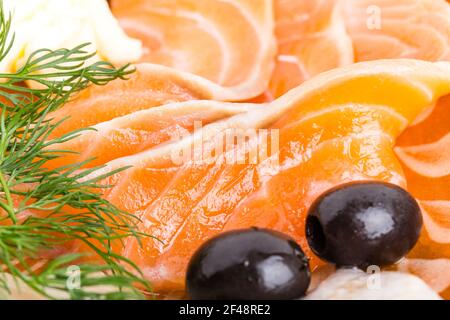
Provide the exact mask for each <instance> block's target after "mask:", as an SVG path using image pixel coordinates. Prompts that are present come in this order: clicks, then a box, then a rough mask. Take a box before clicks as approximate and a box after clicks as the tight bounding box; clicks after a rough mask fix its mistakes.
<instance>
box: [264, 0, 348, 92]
mask: <svg viewBox="0 0 450 320" xmlns="http://www.w3.org/2000/svg"><path fill="white" fill-rule="evenodd" d="M274 10H275V22H276V28H275V34H276V36H277V41H278V55H277V58H276V59H277V60H276V68H275V71H274V74H273V76H272V79H271V82H270V87H269V88H270V89H269V92H270V93H271V94H272V96H273V97H275V98H277V97H279V96H281V95H282V94H283V93H285V92H287V91H289V90H290V89H292V88H294V87H296V86H298V85H299V84H300V83H302V82H303V81H305V80H307V79H309V78H311V77H312V76H315V75H316V74H319V73H321V72H324V71H328V70H330V69H333V68H337V67H341V66H345V65H349V64H352V63H353V62H354V57H353V44H352V40H351V38H350V36H349V35H348V34H347V31H346V29H345V24H344V16H343V12H342V9H341V5H340V4H339V1H338V0H319V1H310V0H275V1H274Z"/></svg>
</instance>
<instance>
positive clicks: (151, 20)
mask: <svg viewBox="0 0 450 320" xmlns="http://www.w3.org/2000/svg"><path fill="white" fill-rule="evenodd" d="M111 7H112V11H113V13H114V15H115V16H116V17H117V18H118V19H119V21H120V23H121V25H122V26H123V28H124V29H125V31H126V32H127V33H128V34H129V35H130V36H132V37H134V38H137V39H140V40H142V42H143V44H144V47H145V49H146V52H145V53H144V56H143V58H142V61H144V62H152V63H156V64H161V65H166V66H169V67H174V68H176V69H178V70H182V71H185V72H190V73H193V74H196V75H199V76H201V77H203V78H206V79H209V80H210V81H211V82H213V83H215V84H217V85H220V86H222V88H223V90H222V92H221V99H220V100H243V99H248V98H251V97H254V96H257V95H258V94H260V93H261V92H263V91H264V90H265V88H266V86H267V83H268V82H269V78H270V75H271V72H272V69H273V60H274V56H275V38H274V35H273V31H272V30H273V16H272V15H273V12H272V1H271V0H258V1H255V0H230V1H222V0H208V1H196V0H156V1H148V0H131V1H130V0H114V1H112V2H111ZM230 21H232V23H231V22H230Z"/></svg>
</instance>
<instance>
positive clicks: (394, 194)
mask: <svg viewBox="0 0 450 320" xmlns="http://www.w3.org/2000/svg"><path fill="white" fill-rule="evenodd" d="M421 228H422V215H421V212H420V208H419V205H418V204H417V202H416V200H415V199H414V198H413V197H412V196H411V195H410V194H409V193H408V192H407V191H405V190H404V189H402V188H400V187H398V186H396V185H392V184H388V183H383V182H355V183H348V184H344V185H341V186H338V187H336V188H333V189H331V190H329V191H327V192H325V193H324V194H323V195H322V196H320V197H319V198H318V199H317V200H316V201H315V202H314V203H313V205H312V206H311V208H310V210H309V213H308V217H307V219H306V237H307V240H308V243H309V245H310V247H311V249H312V250H313V252H314V253H315V254H316V255H317V256H319V257H320V258H322V259H324V260H326V261H328V262H331V263H334V264H336V265H338V266H352V267H355V266H356V267H360V268H366V267H368V266H371V265H377V266H385V265H390V264H393V263H395V262H397V261H398V260H400V259H401V258H402V257H404V256H405V255H406V254H407V253H408V252H409V251H410V250H411V249H412V248H413V247H414V245H415V244H416V242H417V240H418V238H419V235H420V231H421Z"/></svg>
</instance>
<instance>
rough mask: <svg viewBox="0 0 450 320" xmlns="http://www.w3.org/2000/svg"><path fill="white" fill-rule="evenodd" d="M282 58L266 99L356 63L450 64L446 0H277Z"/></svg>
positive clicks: (279, 60) (276, 9)
mask: <svg viewBox="0 0 450 320" xmlns="http://www.w3.org/2000/svg"><path fill="white" fill-rule="evenodd" d="M274 10H275V18H276V19H275V22H276V29H275V30H276V36H277V41H278V55H277V60H276V63H277V64H276V69H275V71H274V74H273V76H272V79H271V82H270V88H269V90H268V92H269V94H266V95H265V100H266V101H267V100H270V99H271V98H273V97H275V98H276V97H279V96H281V95H282V94H283V93H285V92H287V91H288V90H289V89H292V88H294V87H296V86H297V85H299V84H300V83H302V82H303V81H305V80H306V79H308V78H310V77H311V76H314V75H316V74H318V73H320V72H323V71H327V70H330V69H333V68H337V67H340V66H344V65H348V64H351V63H353V62H360V61H370V60H377V59H398V58H412V59H421V60H427V61H439V60H450V5H449V4H448V3H447V2H446V1H445V0H400V1H391V0H320V1H310V0H275V1H274Z"/></svg>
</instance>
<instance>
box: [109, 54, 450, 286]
mask: <svg viewBox="0 0 450 320" xmlns="http://www.w3.org/2000/svg"><path fill="white" fill-rule="evenodd" d="M449 93H450V64H449V63H443V62H441V63H435V64H433V63H428V62H420V61H412V60H393V61H377V62H371V63H362V64H356V65H353V66H350V67H346V68H343V69H338V70H335V71H331V72H328V73H324V74H321V75H319V76H317V77H315V78H313V79H312V80H311V81H307V82H305V83H304V84H303V85H302V86H300V87H298V88H297V89H294V90H292V91H291V92H290V93H289V94H287V95H285V96H283V97H281V98H280V99H278V100H276V101H274V102H273V103H271V104H270V106H260V107H258V108H256V109H255V110H251V111H249V112H245V113H242V114H239V115H235V116H232V117H230V118H228V119H225V120H221V121H218V122H215V123H211V124H209V125H206V126H205V127H203V129H202V130H198V131H196V132H194V133H193V134H191V135H189V136H188V137H185V138H183V139H181V140H180V141H178V142H172V143H168V144H164V145H161V146H158V147H154V148H151V149H149V150H147V151H143V152H141V153H137V154H135V155H131V156H128V157H122V158H118V159H116V160H113V161H110V162H108V163H107V164H106V166H105V167H104V168H103V169H102V170H101V171H100V173H101V172H109V171H111V170H114V169H117V168H120V167H124V166H132V168H130V169H128V170H127V171H124V172H121V173H119V174H116V175H114V176H112V177H110V178H108V179H106V181H104V183H106V184H109V185H113V186H114V187H113V188H111V189H108V190H106V191H105V194H104V196H105V198H107V199H108V200H110V201H111V202H112V203H114V204H116V205H117V206H118V207H120V208H122V209H124V210H127V211H129V212H133V213H135V214H136V215H137V216H139V217H140V218H141V219H142V223H141V225H140V229H141V231H143V232H146V233H149V234H151V235H153V236H155V237H157V238H158V239H159V240H155V239H152V238H145V239H143V241H142V242H143V243H142V244H143V245H142V246H140V245H139V244H138V242H137V241H136V240H135V239H129V240H128V241H127V243H126V246H125V248H124V250H123V254H124V255H125V256H126V257H128V258H130V259H131V260H132V261H134V262H135V263H136V264H137V265H138V266H139V267H141V269H142V270H143V271H144V273H145V275H146V276H147V277H148V278H149V279H150V280H151V281H152V282H153V284H154V286H155V290H157V291H171V290H182V289H183V287H184V272H185V268H186V264H187V262H188V260H189V258H190V256H191V255H192V253H193V252H194V251H195V249H196V248H197V247H198V246H199V245H200V244H201V243H203V242H204V241H205V240H206V239H208V238H210V237H211V236H213V235H215V234H217V233H219V232H222V231H224V230H230V229H237V228H243V227H250V226H260V227H269V228H273V229H276V230H279V231H282V232H285V233H287V234H290V235H291V236H293V237H294V238H295V239H296V240H297V241H298V242H299V243H300V244H301V245H302V246H303V248H304V249H305V251H306V252H307V253H308V255H309V256H310V257H311V258H312V261H311V265H312V267H313V269H314V268H315V267H316V266H318V265H320V261H319V260H317V259H316V258H314V256H313V255H312V254H311V252H310V251H309V249H308V247H307V245H306V241H305V236H304V219H305V214H306V211H307V208H308V207H309V206H310V204H311V203H312V201H314V199H315V198H316V197H317V196H318V195H320V194H321V193H322V192H323V191H325V190H327V189H329V188H330V187H333V186H336V185H339V184H342V183H344V182H346V181H354V180H367V179H370V180H382V181H389V182H392V183H396V184H399V185H402V186H406V180H405V177H404V174H403V170H402V167H401V165H400V163H399V161H398V159H397V157H396V155H395V153H394V152H393V147H394V144H395V139H396V137H397V136H399V135H400V133H401V132H403V130H404V129H405V128H406V127H407V126H408V125H410V124H411V123H413V122H414V121H415V119H416V118H417V117H418V116H419V115H420V114H422V113H423V112H424V111H425V110H426V109H427V108H428V107H429V106H430V105H432V104H433V103H435V102H436V101H437V99H438V98H439V97H441V96H445V95H447V94H449ZM233 128H234V130H248V128H253V129H258V130H259V131H258V132H259V133H260V132H262V133H264V134H256V135H251V134H249V135H248V136H246V139H243V140H239V139H237V140H235V139H232V140H231V141H232V143H231V144H226V143H225V144H224V147H223V149H221V148H217V146H218V145H219V146H220V145H221V142H220V141H222V142H223V139H224V136H225V138H226V136H227V134H228V132H229V131H228V130H230V129H233ZM261 129H266V130H269V131H264V130H262V131H261ZM267 136H269V138H268V137H267ZM268 141H270V143H269V142H268ZM264 146H266V148H265V149H264ZM261 148H262V150H261ZM255 150H256V151H255ZM269 150H272V151H273V152H274V153H273V154H270V153H269V154H268V155H267V156H265V154H266V153H267V151H269ZM180 154H183V157H179V156H180ZM186 155H187V157H186ZM239 156H242V157H243V158H242V159H243V160H244V161H243V162H236V161H235V160H236V159H239ZM230 159H231V162H230ZM242 159H241V160H242ZM233 160H234V161H233Z"/></svg>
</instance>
